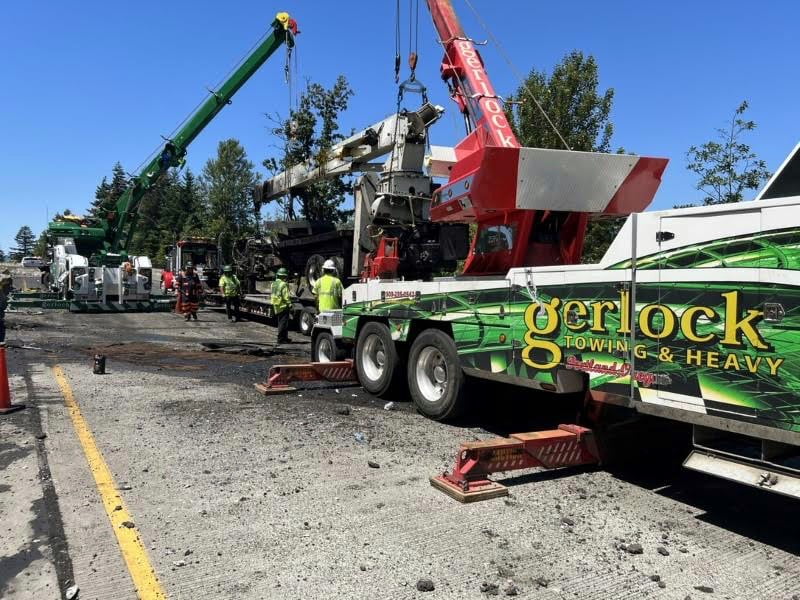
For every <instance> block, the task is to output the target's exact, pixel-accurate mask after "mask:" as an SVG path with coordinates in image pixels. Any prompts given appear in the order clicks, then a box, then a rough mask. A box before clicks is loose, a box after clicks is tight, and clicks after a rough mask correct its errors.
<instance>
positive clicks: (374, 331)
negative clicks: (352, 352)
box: [356, 321, 400, 396]
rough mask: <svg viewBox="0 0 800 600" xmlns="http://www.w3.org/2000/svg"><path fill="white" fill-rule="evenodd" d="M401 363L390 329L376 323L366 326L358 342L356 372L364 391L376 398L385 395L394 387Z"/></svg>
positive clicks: (372, 322) (359, 335)
mask: <svg viewBox="0 0 800 600" xmlns="http://www.w3.org/2000/svg"><path fill="white" fill-rule="evenodd" d="M399 362H400V361H399V358H398V356H397V348H395V345H394V341H393V340H392V335H391V334H390V333H389V328H388V327H387V326H386V325H384V324H383V323H378V322H376V321H371V322H369V323H367V324H366V325H364V327H363V329H361V333H359V334H358V341H357V342H356V370H357V371H358V380H359V381H360V382H361V385H362V386H364V389H365V390H367V391H368V392H369V393H371V394H375V395H376V396H383V395H385V394H386V393H387V392H388V391H389V390H390V389H391V387H392V382H393V381H394V379H395V374H396V372H397V371H398V364H399Z"/></svg>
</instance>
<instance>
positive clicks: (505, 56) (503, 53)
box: [464, 0, 572, 150]
mask: <svg viewBox="0 0 800 600" xmlns="http://www.w3.org/2000/svg"><path fill="white" fill-rule="evenodd" d="M464 2H466V4H467V6H468V7H469V9H470V11H472V14H473V15H474V16H475V18H476V19H477V21H478V23H480V26H481V27H482V28H483V30H484V31H485V32H486V35H487V36H488V37H489V39H491V40H492V44H494V46H495V49H496V50H497V52H498V53H499V54H500V56H501V57H502V58H503V60H505V61H506V64H507V65H508V67H509V69H511V72H512V73H513V74H514V76H515V77H516V78H517V80H518V81H519V84H520V86H521V87H522V89H524V90H525V91H526V92H527V93H528V95H529V96H530V97H531V100H533V102H534V104H536V108H538V109H539V111H540V112H541V113H542V115H543V116H544V118H545V120H546V121H547V123H548V124H549V125H550V127H552V129H553V131H554V132H555V134H556V136H558V139H559V140H561V143H562V144H564V147H565V148H566V149H567V150H572V148H571V147H570V145H569V144H568V143H567V140H565V139H564V136H563V135H561V132H560V131H559V130H558V127H556V125H555V123H553V121H552V120H551V119H550V116H549V115H548V114H547V112H546V111H545V110H544V108H543V107H542V105H541V104H540V103H539V101H538V100H537V99H536V96H534V94H533V92H532V91H531V89H530V86H528V84H527V83H526V82H525V78H524V77H523V76H522V74H521V73H520V71H519V69H517V67H516V66H515V65H514V63H513V62H512V61H511V59H510V58H509V57H508V54H507V53H506V51H505V48H503V45H502V44H501V43H500V42H499V40H498V39H497V38H496V37H495V36H494V34H493V33H492V31H491V29H489V26H488V25H487V24H486V21H484V20H483V19H482V18H481V16H480V14H479V13H478V11H477V10H476V9H475V7H474V6H473V5H472V2H470V0H464Z"/></svg>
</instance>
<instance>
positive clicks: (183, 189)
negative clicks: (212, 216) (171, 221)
mask: <svg viewBox="0 0 800 600" xmlns="http://www.w3.org/2000/svg"><path fill="white" fill-rule="evenodd" d="M178 200H179V206H180V210H181V213H182V215H183V219H182V221H181V226H180V229H176V231H177V233H178V237H186V236H201V235H204V234H205V231H206V229H207V227H208V207H207V206H206V204H205V202H204V201H203V194H202V189H201V187H200V185H199V184H198V181H197V177H195V175H194V173H192V171H191V170H189V169H186V172H185V173H184V174H183V181H182V182H181V186H180V193H179V194H178Z"/></svg>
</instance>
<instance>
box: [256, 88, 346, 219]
mask: <svg viewBox="0 0 800 600" xmlns="http://www.w3.org/2000/svg"><path fill="white" fill-rule="evenodd" d="M352 95H353V90H352V89H351V88H350V85H349V84H348V83H347V79H346V78H345V77H344V76H342V75H340V76H339V77H337V79H336V82H335V83H334V84H333V86H332V87H331V88H329V89H325V88H324V87H323V86H322V85H320V84H318V83H312V82H310V81H309V82H308V83H307V84H306V89H305V91H304V92H303V94H302V95H301V96H300V100H299V102H298V108H297V110H292V111H291V112H290V113H289V118H288V119H286V120H285V121H283V122H280V121H279V123H280V126H279V127H278V128H277V129H276V130H275V133H276V134H277V135H278V136H279V137H281V138H282V139H283V140H284V142H285V145H284V153H283V156H282V157H281V158H268V159H266V160H264V162H263V165H264V166H265V167H266V168H267V169H268V170H269V171H271V172H272V173H278V172H281V171H284V170H286V169H289V168H291V167H293V166H294V165H296V164H299V163H302V162H305V161H307V160H313V161H314V162H316V163H317V164H321V163H324V162H326V161H327V160H329V158H328V153H329V152H330V149H331V147H332V146H333V145H334V144H336V143H337V142H340V141H341V140H343V139H344V136H343V135H342V134H341V133H339V124H338V118H339V113H341V112H342V111H344V110H346V109H347V104H348V102H349V100H350V97H351V96H352ZM350 191H352V186H351V185H349V184H348V183H346V182H345V181H344V180H343V179H342V178H341V177H337V178H335V179H329V180H325V181H318V182H315V183H313V184H311V185H308V186H304V187H302V188H300V189H296V190H292V193H291V195H290V196H289V198H287V199H286V201H285V204H284V210H285V212H286V216H287V217H288V218H290V219H293V218H295V210H294V205H295V202H297V203H299V204H300V212H301V214H302V215H303V217H304V218H306V219H309V220H311V221H334V222H341V221H343V220H344V219H345V218H346V217H347V215H348V212H349V211H343V210H341V209H340V207H341V205H342V203H343V202H344V200H345V197H346V195H347V194H348V193H349V192H350Z"/></svg>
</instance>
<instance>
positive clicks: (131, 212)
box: [48, 12, 298, 266]
mask: <svg viewBox="0 0 800 600" xmlns="http://www.w3.org/2000/svg"><path fill="white" fill-rule="evenodd" d="M297 33H298V32H297V25H296V23H295V22H294V20H293V19H291V18H290V17H289V15H288V13H285V12H284V13H278V14H277V16H276V17H275V20H274V21H273V22H272V32H271V33H270V35H269V36H267V37H266V38H265V39H264V41H263V42H261V43H260V44H259V45H258V46H257V47H256V48H255V49H254V50H253V51H252V52H251V53H250V55H249V56H248V57H247V58H246V59H245V60H244V61H243V62H242V63H241V64H240V66H239V67H238V68H237V69H236V70H235V71H234V72H233V73H232V74H231V76H230V77H228V78H227V79H226V80H225V82H224V83H223V84H222V85H221V86H220V88H219V89H218V90H216V91H212V92H211V96H210V97H209V98H208V99H207V100H206V101H205V102H204V103H203V104H202V105H201V106H200V108H198V109H197V111H195V112H194V114H192V116H191V117H189V118H188V119H187V120H186V121H185V123H184V125H183V126H182V127H181V128H180V129H179V130H178V132H177V133H176V134H175V136H174V137H173V138H172V139H169V140H167V142H166V144H165V145H164V148H163V149H162V150H161V152H159V153H158V155H157V156H156V157H155V158H153V160H151V161H150V162H149V163H148V164H147V166H146V167H145V168H144V169H143V170H142V171H141V172H140V173H139V174H138V175H135V176H134V177H133V178H132V179H131V181H130V183H129V184H128V187H127V189H126V190H125V191H124V192H123V193H122V195H121V196H120V197H119V199H118V200H117V203H116V206H115V207H114V209H113V210H111V211H109V212H108V213H107V214H106V215H104V217H103V219H102V221H101V222H100V224H99V226H96V227H86V226H83V225H80V224H78V223H75V222H53V223H50V224H49V226H48V235H49V236H51V237H71V238H73V239H74V240H75V242H76V244H77V245H79V247H81V246H83V247H84V248H91V252H92V255H91V257H90V259H89V260H90V264H94V265H108V266H112V263H114V264H118V263H119V261H120V260H121V258H122V257H121V256H120V254H122V253H123V252H125V251H126V250H127V248H128V246H129V244H130V242H131V238H132V237H133V233H134V230H135V228H136V221H137V217H138V214H137V213H138V209H139V204H140V203H141V201H142V198H143V197H144V195H145V194H146V193H147V191H148V190H150V189H151V188H152V187H153V185H154V184H155V183H156V182H157V181H158V180H159V178H160V177H161V176H162V175H163V174H164V173H166V172H167V170H169V169H170V168H171V167H178V166H181V165H183V163H184V162H185V156H186V151H187V148H188V146H189V144H191V143H192V141H194V139H195V138H196V137H197V136H198V135H199V134H200V132H201V131H203V129H204V128H205V127H206V125H208V124H209V123H210V122H211V121H212V120H213V119H214V117H216V116H217V114H219V112H220V111H221V110H222V109H223V108H224V107H225V106H226V105H228V104H230V103H231V98H233V96H234V94H236V92H237V91H238V90H239V88H241V87H242V86H243V85H244V84H245V83H246V82H247V80H248V79H250V77H252V76H253V74H255V72H256V71H258V69H259V68H260V67H261V65H263V64H264V63H265V62H266V61H267V59H268V58H269V57H270V56H272V54H273V53H274V52H275V51H276V50H277V49H278V48H279V47H280V46H281V44H284V43H285V44H286V45H287V46H288V47H289V48H291V47H293V46H294V36H295V35H296V34H297ZM82 253H83V252H82Z"/></svg>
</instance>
